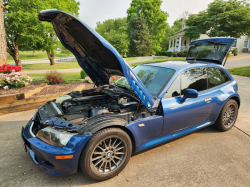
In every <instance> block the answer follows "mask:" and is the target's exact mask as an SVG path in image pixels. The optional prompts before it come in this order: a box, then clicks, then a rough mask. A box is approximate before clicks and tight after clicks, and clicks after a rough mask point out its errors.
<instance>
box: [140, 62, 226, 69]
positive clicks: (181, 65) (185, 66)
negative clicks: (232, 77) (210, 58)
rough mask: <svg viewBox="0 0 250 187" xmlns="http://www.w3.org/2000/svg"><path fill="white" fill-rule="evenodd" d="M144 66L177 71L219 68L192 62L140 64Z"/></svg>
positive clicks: (210, 64)
mask: <svg viewBox="0 0 250 187" xmlns="http://www.w3.org/2000/svg"><path fill="white" fill-rule="evenodd" d="M142 65H146V66H156V67H163V68H170V69H174V70H176V71H177V70H178V71H183V70H185V69H190V68H196V67H204V66H214V67H215V66H216V67H221V66H220V65H217V64H215V63H207V62H201V61H199V62H193V61H167V62H160V63H148V64H142Z"/></svg>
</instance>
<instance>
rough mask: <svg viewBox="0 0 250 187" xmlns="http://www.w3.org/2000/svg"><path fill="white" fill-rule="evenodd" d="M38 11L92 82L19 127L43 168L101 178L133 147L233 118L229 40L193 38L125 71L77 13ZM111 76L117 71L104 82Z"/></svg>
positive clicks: (235, 104) (225, 124)
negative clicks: (167, 55)
mask: <svg viewBox="0 0 250 187" xmlns="http://www.w3.org/2000/svg"><path fill="white" fill-rule="evenodd" d="M38 17H39V19H40V20H41V21H48V22H51V24H53V27H54V29H55V32H56V34H57V36H58V38H59V39H60V41H61V43H62V44H63V45H64V46H65V48H67V49H69V50H70V51H71V52H72V53H73V54H74V55H75V57H76V59H77V61H78V63H79V65H80V67H81V68H82V69H83V70H84V71H85V72H86V73H87V74H88V76H89V77H90V78H91V79H92V81H93V82H94V84H95V87H94V88H93V89H88V90H82V91H77V92H71V93H68V94H67V95H65V96H62V97H59V98H57V99H55V100H52V101H49V102H47V103H46V104H44V105H42V106H41V107H39V108H38V109H37V111H36V112H35V114H34V116H33V117H32V119H31V120H30V121H29V122H28V124H27V125H26V127H25V128H22V132H21V137H22V140H23V145H24V148H25V150H26V151H27V153H28V154H29V155H30V157H31V158H32V160H33V161H34V162H35V164H37V165H38V166H39V167H40V168H41V169H42V170H44V171H45V172H47V173H49V174H52V175H68V174H73V173H76V172H77V171H78V168H81V169H82V171H83V173H84V174H85V175H87V176H88V177H90V178H92V179H94V180H106V179H109V178H111V177H114V176H115V175H117V174H118V173H119V172H121V171H122V170H123V168H124V167H125V166H126V165H127V163H128V161H129V159H130V156H131V154H132V153H135V152H138V151H141V150H145V149H147V148H150V147H152V146H155V145H158V144H161V143H163V142H167V141H170V140H173V139H175V138H178V137H181V136H184V135H186V134H189V133H192V132H194V131H196V130H199V129H201V128H204V127H207V126H210V125H213V126H214V127H215V128H217V129H219V130H221V131H227V130H229V129H231V128H232V127H233V125H234V124H235V121H236V119H237V114H238V108H239V106H240V97H239V94H238V85H237V83H236V81H235V80H234V79H233V77H232V76H231V75H230V74H229V73H228V71H227V70H226V69H225V68H224V67H223V66H222V65H223V62H224V58H225V56H226V54H227V52H228V50H229V48H230V47H231V45H232V43H233V42H234V39H233V38H209V39H204V40H197V41H193V42H192V43H191V46H190V48H189V51H188V54H187V58H186V61H168V62H163V63H151V64H143V65H139V66H136V67H135V68H134V69H131V68H130V66H129V65H128V64H127V63H126V62H125V61H124V59H123V58H122V57H121V56H120V55H119V53H118V52H117V51H116V49H115V48H114V47H113V46H112V45H111V44H109V43H108V42H107V41H106V40H105V39H104V38H102V37H101V36H100V35H99V34H98V33H96V32H95V31H94V30H92V29H91V28H90V27H89V26H88V25H86V24H85V23H83V22H81V21H80V20H78V19H77V18H75V17H73V16H71V15H69V14H67V13H65V12H63V11H59V10H46V11H42V12H40V13H39V15H38ZM113 75H118V76H121V77H120V78H119V79H118V80H117V81H115V82H114V83H113V84H109V79H110V77H111V76H113Z"/></svg>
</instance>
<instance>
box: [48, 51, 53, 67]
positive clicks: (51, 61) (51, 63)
mask: <svg viewBox="0 0 250 187" xmlns="http://www.w3.org/2000/svg"><path fill="white" fill-rule="evenodd" d="M47 55H48V58H49V61H50V65H51V66H53V65H55V54H50V52H48V51H47Z"/></svg>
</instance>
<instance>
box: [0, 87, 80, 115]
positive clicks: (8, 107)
mask: <svg viewBox="0 0 250 187" xmlns="http://www.w3.org/2000/svg"><path fill="white" fill-rule="evenodd" d="M84 88H85V85H80V86H78V87H76V88H75V89H74V90H73V91H81V90H83V89H84ZM68 93H69V92H63V93H59V94H51V95H43V96H38V97H30V98H23V99H20V100H9V101H8V102H2V103H1V105H0V115H3V114H9V113H14V112H22V111H26V110H31V109H36V108H38V107H39V106H41V105H43V104H45V103H46V102H48V101H51V100H53V99H56V98H58V97H60V96H63V95H65V94H68Z"/></svg>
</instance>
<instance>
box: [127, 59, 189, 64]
mask: <svg viewBox="0 0 250 187" xmlns="http://www.w3.org/2000/svg"><path fill="white" fill-rule="evenodd" d="M185 59H186V58H165V57H154V58H153V59H152V60H148V61H145V62H137V63H133V64H131V65H132V66H137V65H140V64H145V63H157V62H166V61H180V60H181V61H182V60H185Z"/></svg>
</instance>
